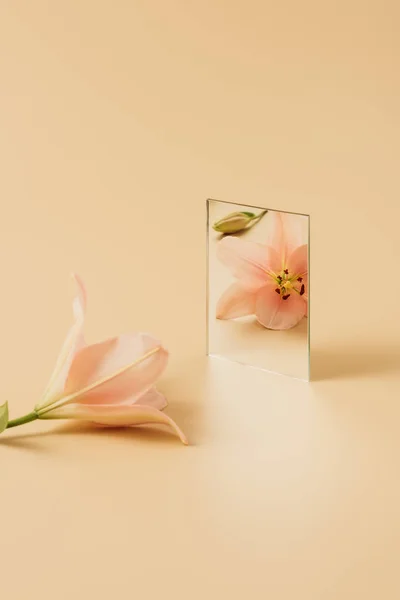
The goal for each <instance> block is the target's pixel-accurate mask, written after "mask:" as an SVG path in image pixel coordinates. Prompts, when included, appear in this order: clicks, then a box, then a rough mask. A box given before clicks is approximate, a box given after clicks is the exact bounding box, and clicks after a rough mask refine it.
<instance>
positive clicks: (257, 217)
mask: <svg viewBox="0 0 400 600" xmlns="http://www.w3.org/2000/svg"><path fill="white" fill-rule="evenodd" d="M267 212H268V210H262V211H261V212H260V214H258V215H255V216H254V217H253V219H252V221H254V224H255V223H256V222H257V221H259V220H260V219H261V218H262V217H263V216H264V215H266V214H267Z"/></svg>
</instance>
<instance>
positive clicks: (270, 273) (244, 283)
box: [216, 211, 308, 330]
mask: <svg viewBox="0 0 400 600" xmlns="http://www.w3.org/2000/svg"><path fill="white" fill-rule="evenodd" d="M292 217H298V215H290V214H287V213H280V212H272V211H271V212H270V213H269V217H268V218H271V219H273V224H272V225H273V226H272V231H273V234H272V235H271V238H270V239H269V240H268V243H267V244H258V243H255V242H250V241H245V240H243V239H241V238H237V237H228V238H224V239H222V240H221V241H220V242H218V245H217V256H218V258H219V260H220V261H221V262H222V263H223V264H225V265H226V266H227V267H228V268H229V269H230V270H231V272H232V275H233V276H234V277H235V279H236V281H235V282H234V283H233V284H232V285H231V286H230V287H229V288H228V289H227V290H226V291H225V292H224V294H223V295H222V296H221V298H220V299H219V301H218V304H217V313H216V316H217V318H218V319H235V318H238V317H243V316H247V315H255V316H256V318H257V320H258V321H259V322H260V323H261V324H262V325H263V326H264V327H266V328H268V329H277V330H283V329H290V328H292V327H294V326H295V325H297V324H298V323H299V321H300V320H301V319H302V318H303V317H304V316H306V315H307V306H308V245H307V244H304V243H301V242H302V239H301V237H302V236H301V232H300V231H299V230H297V228H296V223H295V220H293V218H292Z"/></svg>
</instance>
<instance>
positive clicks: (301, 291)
mask: <svg viewBox="0 0 400 600" xmlns="http://www.w3.org/2000/svg"><path fill="white" fill-rule="evenodd" d="M304 292H305V287H304V283H302V284H301V288H300V296H302V295H303V294H304Z"/></svg>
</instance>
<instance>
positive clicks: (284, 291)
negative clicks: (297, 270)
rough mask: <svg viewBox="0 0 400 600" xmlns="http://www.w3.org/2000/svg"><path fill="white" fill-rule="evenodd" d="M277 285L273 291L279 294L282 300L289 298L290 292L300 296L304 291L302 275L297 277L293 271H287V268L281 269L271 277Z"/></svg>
mask: <svg viewBox="0 0 400 600" xmlns="http://www.w3.org/2000/svg"><path fill="white" fill-rule="evenodd" d="M273 279H274V282H275V283H276V285H277V287H276V288H275V292H276V293H277V294H279V295H280V297H281V298H282V300H287V299H288V298H290V296H291V294H292V293H296V294H299V295H300V296H302V295H303V294H304V292H305V286H304V283H303V277H299V276H298V275H296V274H294V273H289V270H288V269H284V270H282V271H281V272H280V273H279V274H278V275H276V276H274V277H273Z"/></svg>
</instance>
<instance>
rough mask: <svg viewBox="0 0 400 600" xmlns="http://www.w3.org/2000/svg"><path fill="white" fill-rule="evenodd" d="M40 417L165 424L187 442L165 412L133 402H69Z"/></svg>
mask: <svg viewBox="0 0 400 600" xmlns="http://www.w3.org/2000/svg"><path fill="white" fill-rule="evenodd" d="M41 418H44V419H79V420H81V421H89V422H91V423H97V424H99V425H108V426H111V427H130V426H135V425H136V426H138V425H154V424H155V425H166V426H167V427H169V428H170V429H171V430H172V431H173V432H174V433H175V434H176V435H177V436H178V437H179V439H180V440H181V441H182V442H183V443H184V444H185V445H187V444H188V441H187V439H186V436H185V434H184V433H183V431H182V430H181V429H180V428H179V427H178V425H177V424H176V423H175V421H173V420H172V419H171V417H168V415H166V414H165V413H163V412H161V411H160V410H157V409H156V408H154V407H153V406H142V405H140V404H133V405H130V406H115V405H114V404H111V405H107V404H103V405H97V406H95V405H93V404H81V403H79V404H70V405H68V406H62V407H60V408H58V409H52V410H51V411H49V412H48V413H46V414H45V415H43V416H42V417H41Z"/></svg>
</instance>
